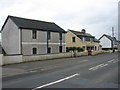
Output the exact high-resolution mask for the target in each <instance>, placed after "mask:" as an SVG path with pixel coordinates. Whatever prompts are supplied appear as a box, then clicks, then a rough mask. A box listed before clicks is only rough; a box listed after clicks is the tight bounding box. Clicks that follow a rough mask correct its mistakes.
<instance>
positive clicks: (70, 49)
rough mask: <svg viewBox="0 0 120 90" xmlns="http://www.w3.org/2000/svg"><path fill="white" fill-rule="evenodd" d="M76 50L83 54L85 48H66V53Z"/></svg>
mask: <svg viewBox="0 0 120 90" xmlns="http://www.w3.org/2000/svg"><path fill="white" fill-rule="evenodd" d="M74 50H78V52H82V51H84V48H81V47H75V46H74V47H66V52H69V51H74Z"/></svg>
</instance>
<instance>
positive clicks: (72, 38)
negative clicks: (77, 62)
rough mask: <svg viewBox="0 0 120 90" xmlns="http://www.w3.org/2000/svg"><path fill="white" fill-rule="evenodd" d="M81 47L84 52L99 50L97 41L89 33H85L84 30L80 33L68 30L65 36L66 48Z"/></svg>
mask: <svg viewBox="0 0 120 90" xmlns="http://www.w3.org/2000/svg"><path fill="white" fill-rule="evenodd" d="M73 46H74V47H81V48H84V50H86V51H87V50H94V51H97V50H101V45H100V44H99V41H98V40H97V39H96V38H95V37H94V36H92V35H91V34H89V33H86V30H85V29H82V31H81V32H80V31H74V30H69V29H68V31H67V34H66V47H73Z"/></svg>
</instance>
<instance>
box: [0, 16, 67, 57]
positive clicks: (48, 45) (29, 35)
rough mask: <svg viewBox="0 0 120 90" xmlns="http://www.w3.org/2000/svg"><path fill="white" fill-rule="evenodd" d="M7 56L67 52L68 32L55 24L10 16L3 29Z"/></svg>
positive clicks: (3, 40)
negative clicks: (66, 39)
mask: <svg viewBox="0 0 120 90" xmlns="http://www.w3.org/2000/svg"><path fill="white" fill-rule="evenodd" d="M1 34H2V40H1V41H2V43H1V44H2V48H3V49H4V52H5V53H6V54H10V55H11V54H22V55H33V54H48V53H62V52H66V43H65V34H66V31H65V30H63V29H62V28H61V27H59V26H58V25H56V24H55V23H53V22H45V21H39V20H32V19H26V18H21V17H15V16H8V17H7V19H6V21H5V23H4V25H3V26H2V29H1Z"/></svg>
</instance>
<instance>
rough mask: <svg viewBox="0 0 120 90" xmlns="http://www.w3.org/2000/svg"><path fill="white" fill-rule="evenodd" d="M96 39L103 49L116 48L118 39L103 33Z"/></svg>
mask: <svg viewBox="0 0 120 90" xmlns="http://www.w3.org/2000/svg"><path fill="white" fill-rule="evenodd" d="M98 40H99V41H100V44H101V45H102V49H103V50H104V49H105V50H107V49H113V48H117V45H118V41H117V40H116V38H115V37H111V36H110V35H106V34H103V35H102V36H101V37H100V38H99V39H98Z"/></svg>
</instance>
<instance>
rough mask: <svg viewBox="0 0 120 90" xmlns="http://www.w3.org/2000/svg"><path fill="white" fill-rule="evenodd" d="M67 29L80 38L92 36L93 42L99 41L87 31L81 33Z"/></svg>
mask: <svg viewBox="0 0 120 90" xmlns="http://www.w3.org/2000/svg"><path fill="white" fill-rule="evenodd" d="M68 30H69V31H71V32H72V33H73V34H75V35H76V36H77V37H79V38H81V37H90V38H94V42H99V40H97V39H96V38H95V36H92V35H91V34H89V33H83V32H79V31H74V30H70V29H68Z"/></svg>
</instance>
